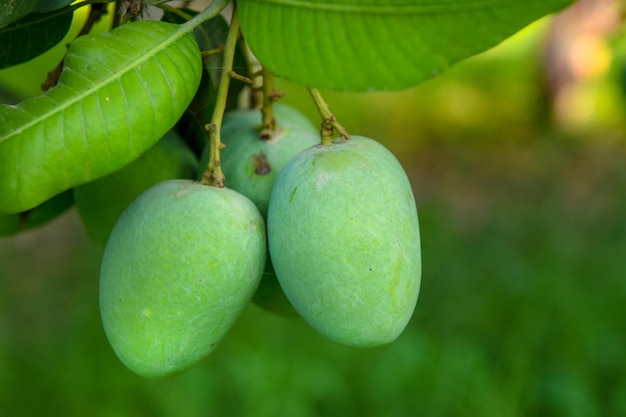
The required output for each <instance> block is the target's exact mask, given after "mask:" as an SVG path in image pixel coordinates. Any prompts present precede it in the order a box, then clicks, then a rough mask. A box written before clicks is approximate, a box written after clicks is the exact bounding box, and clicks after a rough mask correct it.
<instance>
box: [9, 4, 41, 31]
mask: <svg viewBox="0 0 626 417" xmlns="http://www.w3.org/2000/svg"><path fill="white" fill-rule="evenodd" d="M38 1H39V0H0V28H1V27H3V26H6V25H8V24H10V23H13V22H15V21H16V20H19V19H21V18H22V17H24V16H26V15H27V14H28V13H30V11H31V10H32V9H33V7H35V5H36V4H37V2H38Z"/></svg>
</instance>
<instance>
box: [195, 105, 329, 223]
mask: <svg viewBox="0 0 626 417" xmlns="http://www.w3.org/2000/svg"><path fill="white" fill-rule="evenodd" d="M274 114H275V118H276V123H277V126H278V129H277V130H275V131H273V132H270V133H271V138H270V139H261V138H260V137H259V135H260V132H261V112H260V111H259V110H243V109H241V110H232V111H229V112H227V113H226V115H225V116H224V123H223V124H222V129H221V133H220V136H221V139H222V143H223V144H224V145H226V148H224V150H222V152H221V153H220V159H221V166H222V172H223V173H224V176H225V177H226V184H227V185H228V187H229V188H232V189H233V190H236V191H238V192H240V193H241V194H243V195H245V196H246V197H248V198H249V199H250V200H252V202H253V203H254V204H256V205H257V207H258V208H259V211H260V212H261V214H262V215H263V216H264V217H265V216H267V207H268V206H269V201H270V195H271V194H272V188H273V187H274V181H276V177H277V176H278V174H279V173H280V171H281V170H282V169H283V167H284V166H285V164H287V162H288V161H289V160H290V159H291V158H293V157H294V156H295V155H296V154H297V153H298V152H300V151H303V150H304V149H306V148H309V147H311V146H314V145H317V144H318V143H319V141H320V135H319V129H317V128H316V127H315V126H313V124H312V123H311V122H310V121H309V120H308V119H307V118H306V116H304V115H303V114H302V113H300V112H299V111H297V110H296V109H294V108H292V107H289V106H286V105H281V104H275V105H274ZM208 159H209V148H208V146H207V148H206V149H205V150H204V152H203V155H202V158H201V163H200V170H201V173H202V170H204V169H205V168H206V164H207V162H208Z"/></svg>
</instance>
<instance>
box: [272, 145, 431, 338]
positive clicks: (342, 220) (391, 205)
mask: <svg viewBox="0 0 626 417" xmlns="http://www.w3.org/2000/svg"><path fill="white" fill-rule="evenodd" d="M267 227H268V239H269V251H270V255H271V258H272V262H273V265H274V269H275V270H276V275H277V276H278V280H279V282H280V285H281V286H282V288H283V290H284V292H285V294H286V295H287V298H288V299H289V300H290V301H291V304H292V305H293V306H294V307H295V309H296V310H297V311H298V312H299V313H300V315H301V316H302V317H303V318H304V319H305V320H306V321H307V322H308V323H309V324H310V325H311V326H312V327H313V328H315V329H316V330H317V331H318V332H319V333H321V334H322V335H324V336H326V337H327V338H329V339H330V340H333V341H335V342H337V343H340V344H343V345H348V346H355V347H373V346H378V345H383V344H386V343H389V342H391V341H393V340H394V339H396V338H397V337H398V335H399V334H400V333H401V332H402V330H403V329H404V328H405V326H406V325H407V323H408V321H409V319H410V318H411V315H412V313H413V310H414V308H415V304H416V301H417V297H418V293H419V287H420V280H421V253H420V237H419V224H418V217H417V210H416V207H415V199H414V197H413V192H412V190H411V185H410V183H409V180H408V178H407V176H406V174H405V172H404V171H403V169H402V167H401V165H400V163H399V162H398V161H397V159H396V158H395V157H394V156H393V155H392V154H391V153H390V152H389V151H388V150H387V149H386V148H385V147H383V146H382V145H380V144H379V143H378V142H376V141H374V140H372V139H369V138H364V137H358V136H352V137H351V138H350V139H349V140H347V141H340V140H337V141H335V142H333V143H332V144H329V145H318V146H315V147H313V148H310V149H307V150H305V151H303V152H301V153H300V154H298V155H297V156H296V157H295V158H293V159H292V160H291V161H290V162H289V163H288V164H287V166H285V168H284V169H283V170H282V172H281V173H280V175H279V176H278V179H277V180H276V183H275V185H274V190H273V193H272V197H271V200H270V207H269V214H268V219H267Z"/></svg>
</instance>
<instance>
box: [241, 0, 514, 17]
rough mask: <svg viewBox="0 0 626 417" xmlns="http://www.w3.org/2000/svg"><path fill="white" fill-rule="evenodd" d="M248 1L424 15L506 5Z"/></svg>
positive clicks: (501, 1)
mask: <svg viewBox="0 0 626 417" xmlns="http://www.w3.org/2000/svg"><path fill="white" fill-rule="evenodd" d="M246 1H247V2H248V3H264V4H272V5H277V6H286V7H294V8H299V9H309V10H316V11H327V12H339V13H354V14H385V15H407V14H413V15H425V14H438V13H461V12H469V11H476V10H488V9H491V8H494V7H498V6H502V5H506V4H507V2H506V1H505V0H475V1H472V2H463V3H459V2H449V3H445V4H435V3H432V4H419V5H418V4H411V5H402V6H393V5H389V6H388V5H360V4H337V3H322V2H312V1H300V0H246Z"/></svg>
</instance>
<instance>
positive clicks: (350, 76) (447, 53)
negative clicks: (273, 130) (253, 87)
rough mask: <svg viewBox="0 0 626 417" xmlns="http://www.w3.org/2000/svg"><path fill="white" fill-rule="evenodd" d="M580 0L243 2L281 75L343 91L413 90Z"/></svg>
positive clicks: (252, 41)
mask: <svg viewBox="0 0 626 417" xmlns="http://www.w3.org/2000/svg"><path fill="white" fill-rule="evenodd" d="M572 2H573V0H446V1H443V0H440V1H434V0H239V1H238V2H237V4H238V7H239V13H240V17H241V30H242V32H243V34H244V37H245V38H246V41H247V42H248V44H249V46H250V49H251V50H252V52H253V53H254V54H255V55H256V57H257V58H258V59H259V60H260V61H261V63H262V64H263V65H264V66H266V67H267V68H269V69H270V70H271V71H273V72H274V73H276V74H277V75H279V76H281V77H284V78H287V79H290V80H293V81H296V82H299V83H302V84H306V85H310V86H315V87H320V88H330V89H335V90H349V91H370V90H395V89H401V88H406V87H410V86H413V85H415V84H418V83H419V82H422V81H424V80H426V79H429V78H432V77H433V76H436V75H438V74H440V73H441V72H443V71H445V70H446V69H447V68H448V67H449V66H450V65H451V64H453V63H455V62H457V61H459V60H461V59H464V58H467V57H470V56H472V55H475V54H478V53H480V52H483V51H485V50H487V49H489V48H491V47H493V46H495V45H496V44H498V43H499V42H501V41H503V40H504V39H506V38H507V37H509V36H511V35H513V34H514V33H515V32H516V31H518V30H519V29H521V28H523V27H524V26H526V25H528V24H530V23H531V22H533V21H534V20H536V19H538V18H540V17H542V16H544V15H546V14H549V13H552V12H555V11H557V10H560V9H561V8H563V7H565V6H567V5H568V4H570V3H572Z"/></svg>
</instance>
